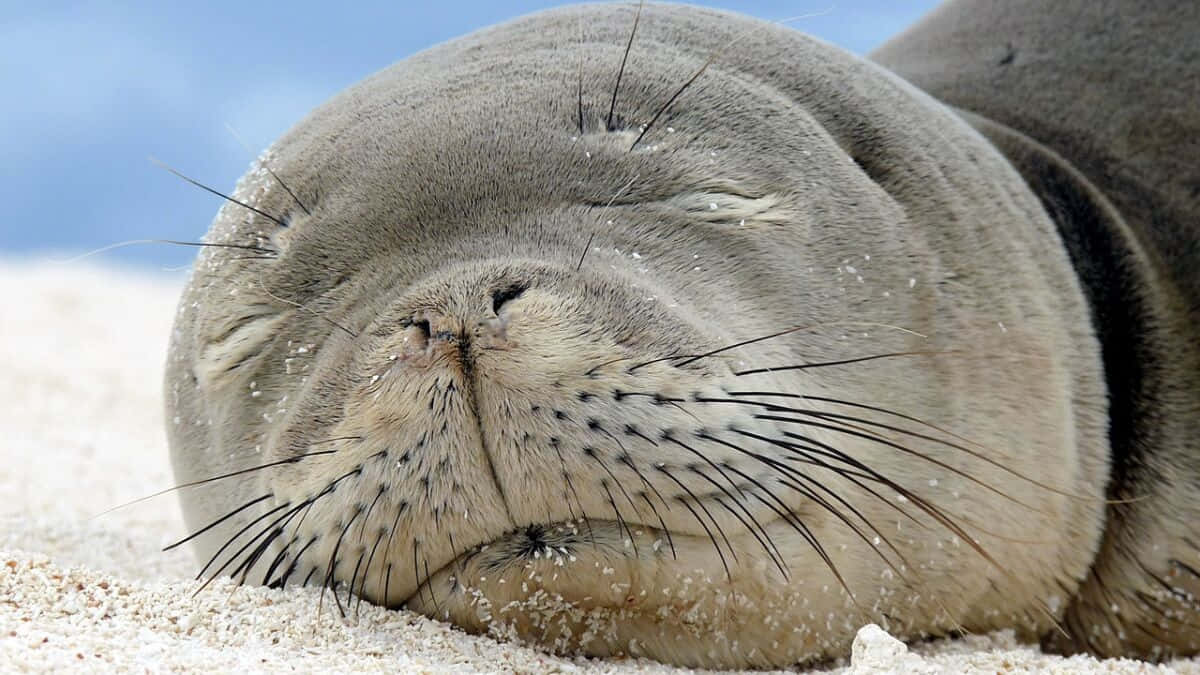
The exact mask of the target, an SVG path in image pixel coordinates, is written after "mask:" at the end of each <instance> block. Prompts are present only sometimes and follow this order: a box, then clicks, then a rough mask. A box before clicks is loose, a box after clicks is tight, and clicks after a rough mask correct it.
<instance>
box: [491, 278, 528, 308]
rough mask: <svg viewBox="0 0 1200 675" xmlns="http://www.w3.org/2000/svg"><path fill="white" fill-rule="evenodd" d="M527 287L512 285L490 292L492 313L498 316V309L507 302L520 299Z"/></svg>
mask: <svg viewBox="0 0 1200 675" xmlns="http://www.w3.org/2000/svg"><path fill="white" fill-rule="evenodd" d="M526 288H527V287H526V286H525V285H524V284H513V285H511V286H508V287H506V288H503V289H496V290H494V291H492V312H494V313H496V314H499V313H500V308H501V307H503V306H504V303H506V302H508V301H509V300H515V299H517V298H519V297H521V294H522V293H524V292H525V289H526Z"/></svg>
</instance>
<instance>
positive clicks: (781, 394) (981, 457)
mask: <svg viewBox="0 0 1200 675" xmlns="http://www.w3.org/2000/svg"><path fill="white" fill-rule="evenodd" d="M725 393H726V394H728V395H730V396H758V397H760V398H766V397H771V396H778V397H786V398H795V399H803V400H810V401H820V402H825V403H834V404H837V405H844V406H847V407H853V408H859V409H863V410H869V411H872V412H877V413H880V414H884V415H890V416H892V417H897V418H899V419H903V420H907V421H909V422H912V423H914V424H919V425H921V426H923V427H926V428H929V429H933V430H934V431H938V432H940V433H943V434H946V435H947V436H950V437H952V438H955V439H957V440H959V441H962V442H963V443H969V444H971V445H974V446H975V447H977V448H981V449H983V450H987V451H990V452H993V453H994V452H995V451H994V449H992V448H989V447H987V446H985V445H981V444H980V443H977V442H975V441H973V440H971V439H970V438H967V437H965V436H961V435H959V434H956V433H954V432H953V431H950V430H949V429H945V428H942V427H940V426H938V425H936V424H933V423H930V422H927V421H925V420H922V419H920V418H918V417H913V416H912V415H906V414H904V413H901V412H896V411H894V410H889V409H887V408H881V407H879V406H873V405H866V404H863V403H855V402H853V401H846V400H843V399H836V398H830V397H828V396H811V395H806V394H788V393H784V392H753V391H727V392H725ZM696 400H704V401H706V402H707V400H708V399H696ZM712 400H713V401H715V402H731V403H733V402H736V401H732V400H728V399H725V400H720V399H712ZM744 403H748V404H753V405H765V406H769V407H773V408H776V409H779V410H787V411H791V412H794V411H795V410H796V409H793V408H788V407H786V406H777V405H775V404H770V403H763V402H761V401H745V402H744ZM808 414H812V415H818V416H821V417H833V418H844V419H846V420H848V421H853V422H858V423H860V424H866V425H868V426H873V427H879V428H883V429H887V430H889V431H895V432H898V433H902V434H905V435H908V436H913V437H915V438H921V439H923V440H928V441H932V442H935V443H938V444H941V445H945V446H948V447H951V448H954V449H956V450H961V451H963V452H965V453H967V454H969V455H971V456H972V457H975V458H977V459H979V460H980V461H983V462H987V463H988V464H991V465H993V466H995V467H996V468H998V469H1001V470H1003V471H1006V472H1008V473H1010V474H1012V475H1013V476H1016V477H1017V478H1020V479H1022V480H1024V481H1026V482H1029V483H1032V484H1033V485H1036V486H1038V487H1040V488H1043V489H1045V490H1049V491H1050V492H1053V493H1055V494H1059V495H1062V496H1064V497H1070V498H1071V499H1079V500H1083V501H1095V500H1094V499H1093V498H1091V497H1086V496H1084V495H1077V494H1072V493H1070V492H1067V491H1065V490H1060V489H1058V488H1056V487H1054V486H1053V485H1049V484H1047V483H1044V482H1042V481H1039V480H1037V479H1036V478H1032V477H1030V476H1027V475H1025V474H1023V473H1021V472H1019V471H1017V470H1015V469H1013V468H1012V467H1009V466H1007V465H1005V464H1003V463H1001V462H998V461H996V460H994V459H992V458H990V457H988V456H987V455H985V454H983V453H982V452H977V451H974V450H971V449H970V448H966V447H963V446H962V445H959V444H957V443H952V442H949V441H946V440H944V439H940V438H937V437H936V436H928V435H924V434H921V433H918V432H914V431H912V430H909V429H904V428H901V427H896V426H891V425H887V424H883V423H880V422H875V421H872V420H868V419H866V418H863V417H855V416H849V415H841V414H838V413H832V412H824V411H817V410H813V411H809V412H808Z"/></svg>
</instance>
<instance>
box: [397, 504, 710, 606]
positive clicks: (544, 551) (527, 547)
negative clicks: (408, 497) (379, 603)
mask: <svg viewBox="0 0 1200 675" xmlns="http://www.w3.org/2000/svg"><path fill="white" fill-rule="evenodd" d="M597 529H602V530H605V531H607V532H610V533H611V532H619V533H620V534H621V538H620V542H621V545H620V546H617V545H614V544H613V543H612V537H608V542H606V544H599V543H597V542H596V539H595V532H594V531H595V530H597ZM589 530H592V532H589ZM627 530H632V531H633V532H635V533H636V535H637V536H639V537H641V538H645V537H650V538H658V537H662V536H665V535H664V532H663V530H662V529H661V528H659V527H651V526H649V525H643V524H641V523H638V522H627V521H626V522H618V521H615V520H605V519H587V520H586V521H583V520H564V521H557V522H552V523H531V524H528V525H524V526H522V527H519V528H516V529H512V530H508V531H506V532H504V533H503V534H501V535H500V536H499V537H496V538H495V539H492V540H490V541H486V542H482V543H479V544H476V545H474V546H472V547H470V548H468V549H467V550H466V551H463V552H462V553H459V554H458V555H456V556H455V557H454V558H452V559H450V560H449V561H447V562H446V563H445V564H443V565H439V566H438V567H437V568H432V567H431V568H429V570H428V572H426V573H425V574H424V575H422V576H420V577H419V579H418V581H417V586H416V588H415V589H414V590H413V592H412V594H411V595H409V596H408V597H407V598H405V599H404V601H403V602H401V603H400V604H401V606H406V605H408V604H409V603H410V602H412V600H413V599H415V598H420V597H421V596H423V595H427V594H428V593H429V592H430V591H429V584H430V581H431V580H432V579H434V578H436V577H437V576H438V575H440V574H441V573H442V572H445V571H446V570H451V569H463V568H464V566H465V564H466V562H467V561H468V560H470V559H471V558H473V557H475V556H478V555H482V554H485V553H488V552H489V551H494V549H495V548H497V547H500V546H503V545H506V544H510V543H512V544H518V545H516V546H514V547H513V549H512V551H510V552H508V553H509V554H510V555H509V557H508V559H507V560H504V561H503V563H499V564H501V565H503V566H508V565H511V564H516V563H521V562H532V561H535V560H539V559H542V560H545V559H549V558H551V557H554V556H559V555H571V553H570V552H569V550H568V551H567V552H566V553H564V552H563V549H564V548H566V547H567V546H570V547H572V548H579V549H583V548H591V547H593V546H596V547H599V546H604V547H605V548H607V549H608V550H609V551H613V550H618V549H620V550H623V551H625V552H626V554H627V555H633V554H634V553H635V551H637V550H639V549H638V548H637V545H636V544H633V543H631V542H632V540H631V538H630V536H629V534H628V533H627ZM546 534H557V535H560V536H561V535H569V536H570V537H571V538H572V539H573V540H572V541H570V542H569V543H564V542H556V543H555V544H550V543H546V542H545V541H534V537H539V538H540V537H541V536H542V535H546ZM672 536H674V537H676V538H678V537H681V536H684V537H686V536H690V535H688V534H686V533H673V535H672ZM522 537H525V538H526V541H525V542H523V544H521V538H522ZM539 544H540V545H539Z"/></svg>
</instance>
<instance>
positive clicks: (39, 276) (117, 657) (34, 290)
mask: <svg viewBox="0 0 1200 675" xmlns="http://www.w3.org/2000/svg"><path fill="white" fill-rule="evenodd" d="M181 287H182V277H181V276H180V275H179V274H174V275H166V274H159V275H155V274H150V273H146V272H135V271H130V270H121V269H115V268H106V267H103V266H100V265H96V264H86V263H72V264H66V265H64V264H54V263H47V262H27V261H18V260H12V259H9V260H4V259H0V298H4V301H3V302H0V439H2V440H0V671H4V672H8V671H39V672H44V671H52V670H53V671H63V670H67V669H70V670H72V671H103V672H127V671H138V672H163V671H192V670H205V671H208V670H217V671H234V670H237V671H242V672H279V671H301V672H311V671H337V672H378V671H385V670H386V671H401V672H413V671H417V672H444V671H459V672H462V671H465V672H567V671H569V672H609V673H643V672H683V671H678V670H676V669H673V668H668V667H665V666H662V665H660V664H656V663H653V662H649V661H632V660H624V661H589V660H584V659H579V660H570V659H562V658H558V657H553V656H548V655H545V654H542V653H539V652H537V651H535V650H532V649H528V648H525V647H521V646H517V645H513V644H507V643H501V642H496V641H494V640H491V639H488V638H482V637H475V636H470V635H466V634H464V633H462V632H461V631H457V630H454V629H452V628H450V627H449V626H448V625H446V624H442V623H438V622H434V621H430V620H428V619H425V618H423V617H420V616H416V615H414V614H409V613H407V612H395V611H386V610H382V609H379V608H376V607H370V606H368V605H365V604H364V605H362V606H361V608H360V610H359V612H358V613H357V616H355V615H353V614H352V615H351V616H350V617H349V618H347V619H343V618H341V617H339V616H338V614H337V612H336V611H334V610H333V609H332V608H331V607H330V605H329V603H328V597H326V603H325V604H324V606H323V608H321V609H320V611H319V598H318V595H319V594H318V592H317V591H316V589H288V590H286V591H271V590H267V589H263V588H245V587H243V588H235V587H233V586H232V585H230V584H229V583H227V582H218V583H214V584H213V585H211V586H209V587H208V588H207V589H205V590H203V591H202V592H200V593H195V591H196V589H197V586H198V584H196V582H194V581H192V575H193V574H194V573H195V571H196V565H195V562H194V561H193V560H192V559H191V557H190V553H189V552H188V551H185V550H176V551H172V552H170V553H163V552H162V551H161V550H160V549H161V548H162V547H163V546H164V545H165V544H167V543H169V542H171V541H174V540H175V539H178V538H180V537H182V536H183V535H184V534H185V530H184V527H183V522H182V519H181V517H180V514H179V507H178V504H177V502H176V499H175V497H174V495H170V494H168V495H165V496H161V497H156V498H152V499H149V500H145V501H143V502H140V503H137V504H134V505H132V506H128V507H125V508H121V509H118V510H116V511H112V512H109V513H103V512H105V511H106V510H108V509H109V508H111V507H114V506H117V505H119V504H124V503H127V502H131V501H133V500H136V499H139V498H141V497H145V496H147V495H150V494H153V493H155V492H158V491H159V490H162V489H163V488H166V487H170V486H171V485H172V477H171V471H170V465H169V462H168V459H167V451H166V441H165V438H164V434H163V423H162V422H163V420H162V415H163V412H162V401H161V394H160V388H161V378H162V364H163V361H164V357H165V351H166V343H167V339H168V335H169V334H170V324H171V318H172V316H173V315H174V311H175V301H176V297H177V295H178V292H179V289H180V288H181ZM838 669H839V670H840V671H841V672H851V673H883V672H905V673H909V672H914V673H964V672H980V673H982V672H988V673H1024V672H1063V673H1066V672H1072V673H1075V672H1087V673H1150V672H1164V673H1166V672H1188V673H1198V674H1200V660H1187V661H1176V662H1174V663H1171V664H1167V665H1165V666H1164V665H1151V664H1146V663H1141V662H1137V661H1131V660H1105V661H1097V660H1095V659H1092V658H1088V657H1073V658H1070V659H1064V658H1062V657H1057V656H1050V655H1044V654H1041V653H1040V652H1039V651H1037V649H1036V648H1034V647H1029V646H1024V645H1019V644H1017V643H1016V642H1015V641H1014V639H1013V637H1012V635H1011V634H1010V633H997V634H993V635H989V636H975V637H971V638H968V639H963V640H943V641H938V642H934V643H930V644H925V645H920V646H919V647H912V648H906V647H905V645H904V644H902V643H900V642H898V641H896V640H894V639H892V638H891V637H890V636H888V635H887V634H886V633H885V632H883V631H882V630H880V629H878V628H876V627H874V626H867V627H864V628H863V629H862V630H861V631H860V632H859V635H858V638H857V640H856V641H855V646H854V654H853V656H852V659H851V660H850V661H849V662H847V663H843V664H840V665H839V666H838Z"/></svg>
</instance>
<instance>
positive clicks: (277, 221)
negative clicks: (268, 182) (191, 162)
mask: <svg viewBox="0 0 1200 675" xmlns="http://www.w3.org/2000/svg"><path fill="white" fill-rule="evenodd" d="M150 161H151V162H153V163H154V164H156V165H157V166H158V167H159V168H161V169H166V170H167V171H170V172H171V173H173V174H175V176H176V177H178V178H181V179H183V180H185V181H187V182H188V183H191V184H192V185H194V186H196V187H198V188H200V189H201V190H204V191H206V192H211V193H212V194H214V195H216V196H218V197H220V198H221V199H224V200H225V201H227V202H231V203H233V204H237V205H238V206H240V207H242V208H244V209H246V210H248V211H252V212H254V213H257V214H258V215H260V216H262V217H263V218H266V219H267V220H269V221H271V222H272V223H275V224H276V225H278V226H280V227H287V226H288V224H287V223H286V222H284V221H283V220H282V219H281V218H277V217H275V216H273V215H271V214H269V213H267V212H266V211H263V210H261V209H257V208H254V207H253V206H250V205H249V204H247V203H246V202H243V201H241V200H238V199H234V198H233V197H230V196H229V195H227V194H225V193H223V192H220V191H218V190H214V189H213V188H210V187H209V186H207V185H205V184H204V183H201V182H200V181H198V180H195V179H193V178H189V177H188V176H185V175H184V174H182V173H180V172H179V171H176V170H175V169H173V168H171V167H170V166H167V165H166V164H164V163H163V162H160V161H159V160H157V159H155V158H153V157H151V158H150Z"/></svg>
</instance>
